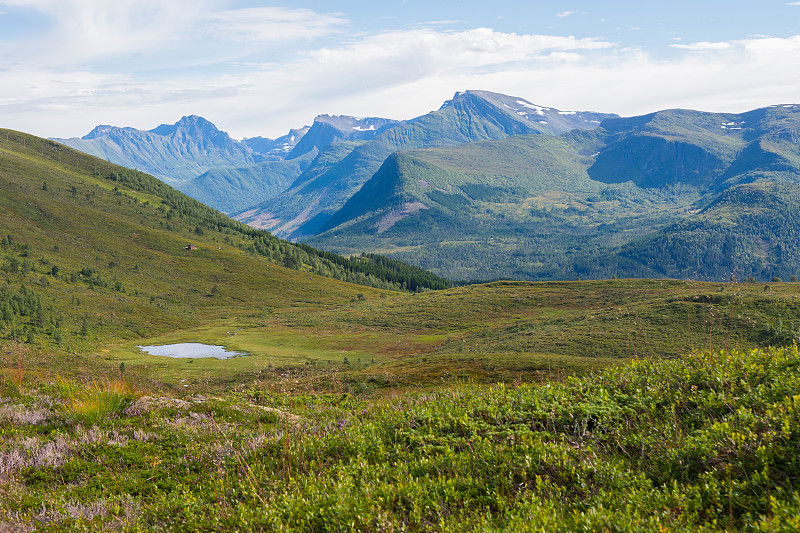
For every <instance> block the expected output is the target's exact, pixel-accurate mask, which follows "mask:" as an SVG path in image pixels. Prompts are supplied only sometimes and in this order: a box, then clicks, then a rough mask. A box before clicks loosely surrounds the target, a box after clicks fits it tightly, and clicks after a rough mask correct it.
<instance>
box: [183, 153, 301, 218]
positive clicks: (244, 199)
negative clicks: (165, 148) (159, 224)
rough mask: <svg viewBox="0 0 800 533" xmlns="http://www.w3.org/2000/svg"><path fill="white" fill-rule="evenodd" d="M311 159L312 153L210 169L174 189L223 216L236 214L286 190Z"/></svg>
mask: <svg viewBox="0 0 800 533" xmlns="http://www.w3.org/2000/svg"><path fill="white" fill-rule="evenodd" d="M312 160H313V156H312V154H306V155H304V156H301V157H298V158H297V159H290V160H281V161H263V162H261V163H257V164H255V165H251V166H247V167H242V168H225V167H221V168H213V169H211V170H209V171H207V172H205V173H203V174H201V175H200V176H197V177H196V178H194V179H193V180H191V181H189V182H186V183H182V184H180V185H179V186H178V189H180V191H181V192H183V193H185V194H187V195H188V196H191V197H192V198H194V199H195V200H198V201H200V202H202V203H204V204H205V205H207V206H209V207H213V208H214V209H217V210H219V211H222V212H223V213H227V214H233V213H239V212H241V211H243V210H245V209H247V208H248V207H251V206H253V205H255V204H258V203H261V202H263V201H264V200H267V199H268V198H272V197H273V196H276V195H277V194H279V193H281V192H282V191H284V190H286V189H287V188H289V186H290V185H291V184H292V183H293V182H294V180H295V179H297V177H298V176H299V175H300V174H302V173H303V171H304V170H306V169H307V168H308V166H309V165H310V164H311V162H312Z"/></svg>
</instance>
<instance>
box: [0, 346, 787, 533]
mask: <svg viewBox="0 0 800 533" xmlns="http://www.w3.org/2000/svg"><path fill="white" fill-rule="evenodd" d="M0 387H2V396H1V397H0V398H2V404H0V427H2V431H3V436H4V439H3V441H2V443H0V457H2V461H0V502H2V505H0V509H1V510H0V523H5V524H13V526H12V527H17V528H39V527H44V528H50V529H51V530H82V531H105V530H107V529H115V530H120V531H142V530H147V531H176V530H181V531H188V530H192V531H210V530H215V531H220V530H248V531H277V530H280V531H432V530H435V531H465V530H478V531H501V530H502V531H509V530H513V531H542V532H544V531H547V532H551V531H563V532H572V531H603V530H606V531H653V532H656V531H658V532H663V531H687V530H691V531H709V532H712V531H748V532H749V531H753V532H755V531H771V532H774V531H787V532H788V531H796V530H797V529H798V528H800V521H798V517H799V516H800V493H798V491H797V483H798V481H799V480H800V464H799V463H798V460H797V448H798V446H800V430H798V428H800V404H799V403H798V395H797V393H798V390H800V353H798V349H797V347H796V346H794V347H791V348H786V349H769V350H754V351H751V352H746V353H739V352H735V351H734V352H727V353H726V352H724V351H722V352H710V353H709V352H705V353H698V354H693V355H689V356H686V357H682V358H680V359H675V360H658V359H655V360H639V361H635V362H633V363H631V364H628V365H625V366H622V367H618V368H614V369H610V370H606V371H604V372H602V373H599V374H597V375H594V376H590V377H585V378H580V379H575V378H573V379H568V380H566V381H564V382H560V383H559V382H550V383H548V384H547V385H546V386H543V385H516V386H510V385H502V384H501V385H497V386H494V387H491V388H480V387H466V386H461V387H456V388H455V389H453V390H443V391H439V392H434V393H428V394H425V395H411V396H407V397H404V398H403V399H397V400H392V401H378V402H375V401H364V400H359V399H357V398H353V397H349V396H347V395H317V396H285V395H270V394H265V393H263V392H261V391H258V390H250V391H247V392H245V393H242V394H238V395H228V396H225V397H221V398H216V397H215V398H207V397H206V398H200V397H197V398H195V399H192V400H189V401H180V400H170V399H159V398H152V397H140V394H141V393H138V392H137V391H135V390H132V389H130V388H127V387H126V386H125V385H124V384H123V383H121V382H105V383H97V382H95V383H94V384H91V385H88V386H81V385H76V384H73V383H70V382H68V381H65V380H61V381H59V382H57V383H53V384H50V385H42V384H40V383H37V380H36V378H35V376H34V375H29V374H25V373H22V372H18V373H16V374H8V373H7V374H6V375H5V376H4V379H3V381H2V383H0Z"/></svg>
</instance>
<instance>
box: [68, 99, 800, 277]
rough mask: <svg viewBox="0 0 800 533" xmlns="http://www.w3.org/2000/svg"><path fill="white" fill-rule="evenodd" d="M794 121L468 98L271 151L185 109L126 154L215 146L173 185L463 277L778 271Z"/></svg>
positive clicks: (289, 226) (285, 141)
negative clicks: (196, 170) (226, 160)
mask: <svg viewBox="0 0 800 533" xmlns="http://www.w3.org/2000/svg"><path fill="white" fill-rule="evenodd" d="M799 112H800V106H795V105H791V104H787V105H778V106H771V107H767V108H763V109H757V110H753V111H749V112H746V113H739V114H737V113H706V112H701V111H692V110H664V111H658V112H654V113H650V114H647V115H643V116H638V117H626V118H622V117H619V116H617V115H612V114H602V113H592V112H575V111H560V110H556V109H553V108H549V107H543V106H539V105H535V104H532V103H531V102H529V101H527V100H524V99H522V98H518V97H511V96H506V95H501V94H497V93H491V92H487V91H467V92H463V93H456V95H455V96H454V97H453V98H452V99H451V100H448V101H447V102H445V103H444V104H443V105H442V106H441V107H440V108H439V109H438V110H436V111H433V112H431V113H428V114H426V115H423V116H420V117H417V118H415V119H412V120H408V121H392V120H388V119H379V118H366V119H364V118H354V117H330V116H327V115H322V116H320V117H317V119H316V120H315V121H314V123H313V125H312V126H311V127H308V128H303V129H298V130H293V133H292V134H291V135H289V136H286V137H283V138H281V139H280V140H275V141H274V142H273V141H269V140H268V139H266V140H265V139H263V138H256V139H257V141H256V140H253V139H245V140H243V141H233V140H232V139H230V137H228V136H227V134H224V133H223V132H219V130H216V128H214V127H213V125H210V123H207V122H205V121H203V119H199V118H198V117H185V118H184V119H182V120H181V121H179V122H178V123H177V124H176V125H174V126H160V127H159V128H156V129H154V130H151V131H150V132H140V133H141V138H142V139H150V138H152V137H153V136H160V137H161V138H162V140H161V143H162V144H160V145H159V144H158V143H152V142H151V144H150V145H147V144H146V143H144V141H142V143H140V145H139V146H140V147H139V148H136V145H134V144H127V145H125V146H126V148H125V149H120V150H119V152H122V153H127V152H130V153H131V154H134V153H137V154H140V155H138V156H136V157H139V159H144V158H145V157H144V155H142V154H162V153H165V151H164V150H160V149H159V150H157V149H156V148H158V147H160V146H163V145H164V143H166V144H168V145H169V146H171V147H173V149H172V151H170V152H169V153H170V154H193V153H199V152H200V150H199V148H198V147H205V150H206V151H205V152H203V154H205V155H204V156H203V157H205V159H203V158H200V159H202V161H203V162H204V164H208V165H211V164H212V162H213V161H214V157H216V155H215V154H217V153H218V152H215V151H214V150H216V149H217V148H219V150H222V148H223V147H224V148H225V149H226V150H228V151H227V153H229V154H231V161H232V165H229V166H225V165H223V166H216V167H211V168H209V169H207V170H206V171H205V172H204V173H203V174H201V175H199V176H196V177H194V178H192V179H189V180H187V181H184V182H183V183H180V184H178V185H177V186H178V188H180V189H181V190H184V191H185V192H187V193H188V194H190V195H191V196H193V197H195V198H197V199H199V200H201V201H203V202H204V203H207V204H208V205H211V206H213V207H217V208H219V209H222V210H223V211H225V212H227V213H229V214H234V216H235V218H236V219H237V220H240V221H243V222H245V223H247V224H249V225H251V226H254V227H257V228H264V229H269V230H270V231H271V232H272V233H274V234H275V235H278V236H281V237H285V238H289V239H292V240H298V239H299V240H304V241H305V242H308V243H309V244H311V245H313V246H316V247H320V248H323V249H326V250H332V251H336V252H339V253H345V254H357V253H361V252H365V251H367V252H380V253H384V254H388V255H390V256H391V257H395V258H398V259H401V260H404V261H407V262H410V263H412V264H415V265H419V266H422V267H423V268H428V269H431V270H432V271H434V272H436V273H438V274H440V275H443V276H446V277H449V278H451V279H456V280H470V279H495V278H516V279H534V280H536V279H566V278H574V277H592V278H597V277H612V276H618V277H623V276H624V277H639V276H650V277H692V278H704V279H705V278H708V279H727V278H728V277H730V276H743V277H755V278H759V279H762V278H767V279H770V278H771V277H774V276H781V277H788V276H791V275H795V274H796V273H797V271H798V265H797V264H796V261H795V260H794V259H793V258H794V257H797V254H796V253H795V252H797V251H800V248H797V246H798V245H796V244H795V239H794V233H796V231H797V230H796V228H797V225H796V224H795V221H794V219H793V215H792V214H791V213H788V212H786V207H787V206H792V205H794V202H795V201H796V197H797V194H798V191H797V187H798V185H797V184H798V182H800V179H798V177H799V176H800V150H799V149H798V140H799V138H800V136H799V135H798V131H800V127H799V126H800V113H799ZM193 124H194V125H196V126H192V125H193ZM201 126H202V127H201ZM193 127H194V129H192V128H193ZM134 131H137V130H134ZM190 131H196V132H200V133H201V134H203V135H205V136H206V137H202V135H201V137H196V138H191V136H190V135H189V132H190ZM120 132H125V134H126V135H128V136H129V137H131V138H132V137H135V134H134V133H133V132H132V131H130V129H129V128H125V129H119V128H111V127H98V128H96V129H95V131H93V132H92V133H91V134H90V135H87V137H86V138H84V139H83V140H81V141H82V142H87V143H94V145H97V146H101V145H102V146H108V144H107V143H110V142H111V139H112V138H119V135H120ZM115 135H116V136H117V137H114V136H115ZM215 139H216V140H215ZM226 139H227V140H226ZM167 141H168V142H167ZM228 141H230V142H228ZM115 142H117V141H115ZM122 144H124V143H121V141H120V145H122ZM148 146H150V148H147V147H148ZM78 148H80V147H78ZM80 149H83V148H80ZM137 150H138V151H137ZM148 150H149V151H148ZM256 150H260V152H258V151H256ZM130 157H131V159H134V156H133V155H131V156H130ZM175 157H176V160H178V159H179V157H178V156H177V155H176V156H175ZM181 157H188V156H181ZM248 158H249V159H248ZM156 159H157V158H156ZM160 161H161V164H163V162H164V160H163V158H162V160H160ZM191 164H195V165H197V164H199V163H196V162H183V161H178V163H176V167H177V168H179V169H185V168H187V167H188V166H190V165H191ZM172 179H176V178H172ZM753 198H758V199H759V203H758V204H757V205H754V204H753V200H752V199H753ZM766 220H769V221H770V223H769V224H768V225H767V224H766V223H765V221H766ZM681 243H686V244H685V245H684V244H681ZM720 243H723V244H720ZM724 243H727V244H724Z"/></svg>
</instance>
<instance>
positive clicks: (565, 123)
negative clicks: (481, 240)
mask: <svg viewBox="0 0 800 533" xmlns="http://www.w3.org/2000/svg"><path fill="white" fill-rule="evenodd" d="M506 102H511V103H512V104H513V105H514V106H516V107H523V108H525V109H528V110H529V111H530V108H531V107H534V108H535V107H536V106H532V105H531V104H528V103H526V102H524V101H522V100H519V99H516V98H513V97H508V96H504V95H498V94H495V93H489V92H486V91H468V92H466V93H463V94H462V93H459V94H456V96H455V97H454V98H453V99H452V100H449V101H448V102H446V103H445V104H444V105H443V106H442V108H441V109H439V110H436V111H433V112H431V113H428V114H426V115H423V116H421V117H417V118H415V119H413V120H410V121H408V122H406V123H404V124H401V125H398V126H395V127H393V128H391V129H389V130H387V131H385V132H383V133H380V134H379V135H376V136H375V137H374V138H373V139H372V140H370V141H368V142H366V143H364V144H363V145H361V146H359V147H357V148H355V149H354V150H353V151H352V152H350V153H348V154H347V155H346V157H344V158H343V159H341V160H340V161H339V162H337V163H336V164H334V165H332V166H331V167H330V168H328V169H326V171H325V172H324V173H322V174H318V175H314V176H313V177H311V176H301V177H300V181H299V182H298V184H295V186H293V187H291V188H290V189H288V190H286V191H285V192H284V193H282V194H281V195H279V196H277V197H275V198H274V199H272V200H268V201H267V202H265V204H264V205H263V206H260V207H259V210H261V211H263V212H265V213H269V214H270V215H271V217H272V218H274V219H275V220H276V222H275V224H274V225H273V226H271V227H270V229H271V230H272V231H273V232H275V233H276V234H277V235H279V236H282V237H287V238H299V237H307V236H310V235H313V234H316V233H318V232H319V231H320V230H321V228H323V227H328V226H329V224H328V223H327V222H328V218H329V217H330V216H331V215H332V214H334V213H335V212H336V211H337V210H339V209H340V208H341V207H342V206H343V205H344V204H345V203H346V202H347V200H348V199H349V198H350V197H352V196H353V195H354V194H355V193H356V192H357V191H358V190H359V189H360V188H361V186H362V185H364V183H365V182H367V181H368V180H369V179H370V178H371V177H372V175H373V174H374V173H375V172H376V171H377V170H378V169H379V168H380V167H381V165H382V164H383V162H384V161H385V160H386V158H387V157H389V156H390V155H391V154H392V153H394V152H396V151H398V150H410V149H418V148H429V147H436V146H452V145H458V144H464V143H474V142H480V141H486V140H490V139H502V138H505V137H508V136H510V135H521V134H541V133H546V134H555V133H561V132H564V131H568V130H570V129H572V128H575V127H584V128H587V129H588V128H594V127H596V124H599V120H594V121H593V122H590V120H589V119H602V118H604V117H606V116H608V115H603V114H598V113H582V112H581V113H571V114H568V115H561V114H559V113H558V112H557V111H556V110H552V109H547V111H546V118H547V120H542V121H539V120H533V119H532V118H531V117H529V116H528V115H526V114H525V112H522V114H518V113H516V112H512V111H511V110H510V107H509V106H508V104H505V103H506ZM519 102H523V104H524V105H523V104H520V103H519ZM504 104H505V105H504ZM542 113H543V116H542V117H538V115H535V114H534V113H533V112H531V115H533V116H535V117H538V118H544V116H545V115H544V113H545V112H544V111H542ZM551 122H552V124H551ZM300 182H302V185H299V183H300ZM237 219H239V220H243V221H245V222H248V220H249V219H247V218H242V217H237Z"/></svg>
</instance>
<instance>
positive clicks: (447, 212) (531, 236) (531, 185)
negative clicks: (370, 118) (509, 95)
mask: <svg viewBox="0 0 800 533" xmlns="http://www.w3.org/2000/svg"><path fill="white" fill-rule="evenodd" d="M590 135H591V134H590ZM594 142H596V139H595V138H594V137H589V138H581V139H572V138H559V137H551V136H544V135H519V136H514V137H509V138H508V139H503V140H499V141H490V142H484V143H472V144H467V145H462V146H456V147H449V148H434V149H427V150H415V151H409V152H400V153H398V154H395V155H393V156H392V157H390V158H389V159H387V161H386V163H385V164H384V165H383V166H382V167H381V169H380V170H379V171H378V172H377V173H376V174H375V176H374V177H373V178H372V179H371V180H370V181H369V182H367V183H366V184H365V185H364V187H362V189H361V190H360V191H359V192H358V193H357V194H355V195H354V196H353V197H352V198H351V199H350V200H349V201H348V203H347V204H345V206H344V207H343V208H342V209H341V210H340V211H339V212H338V213H336V214H335V215H334V216H333V217H332V219H331V220H330V221H329V225H330V226H331V228H330V229H328V231H326V232H324V233H321V234H320V235H318V236H317V237H314V238H310V239H308V240H307V241H306V242H308V243H309V244H311V245H312V246H317V247H321V248H325V249H331V250H334V251H337V252H339V253H356V252H357V251H358V250H373V251H379V252H380V253H385V254H390V255H391V256H392V257H396V258H401V259H402V260H405V261H409V262H412V263H413V264H417V265H424V267H425V268H427V269H430V270H432V271H434V272H437V273H438V274H440V275H443V276H445V277H449V278H451V279H459V280H475V279H484V280H486V279H496V278H506V279H569V278H575V277H579V276H586V273H585V272H582V271H580V269H581V266H580V265H581V263H582V261H581V259H580V258H581V257H590V258H591V257H594V256H597V255H599V254H604V253H611V251H613V250H614V249H615V247H616V246H619V245H622V244H624V243H626V242H629V240H632V239H634V238H636V237H643V236H645V235H648V234H650V233H652V232H654V231H656V230H658V229H660V228H662V227H664V226H666V225H668V224H669V223H672V222H674V221H676V220H679V219H680V217H681V216H682V214H683V212H684V211H685V210H687V209H690V208H691V206H692V204H693V203H694V202H696V201H697V200H698V199H699V198H700V194H699V192H698V191H697V190H696V189H695V188H691V187H684V188H677V187H673V188H667V189H653V190H650V189H643V188H640V187H636V186H635V185H633V184H631V183H622V184H605V183H602V182H599V181H596V180H592V179H591V178H590V177H589V175H588V173H587V168H588V167H589V166H591V165H592V164H593V161H594V160H593V158H591V157H589V156H585V155H581V153H582V152H585V151H587V150H588V149H589V148H593V146H592V144H593V143H594ZM589 261H591V259H590V260H589ZM615 274H616V272H615ZM621 274H622V275H624V272H623V273H621ZM610 275H611V274H609V276H608V277H610Z"/></svg>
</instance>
